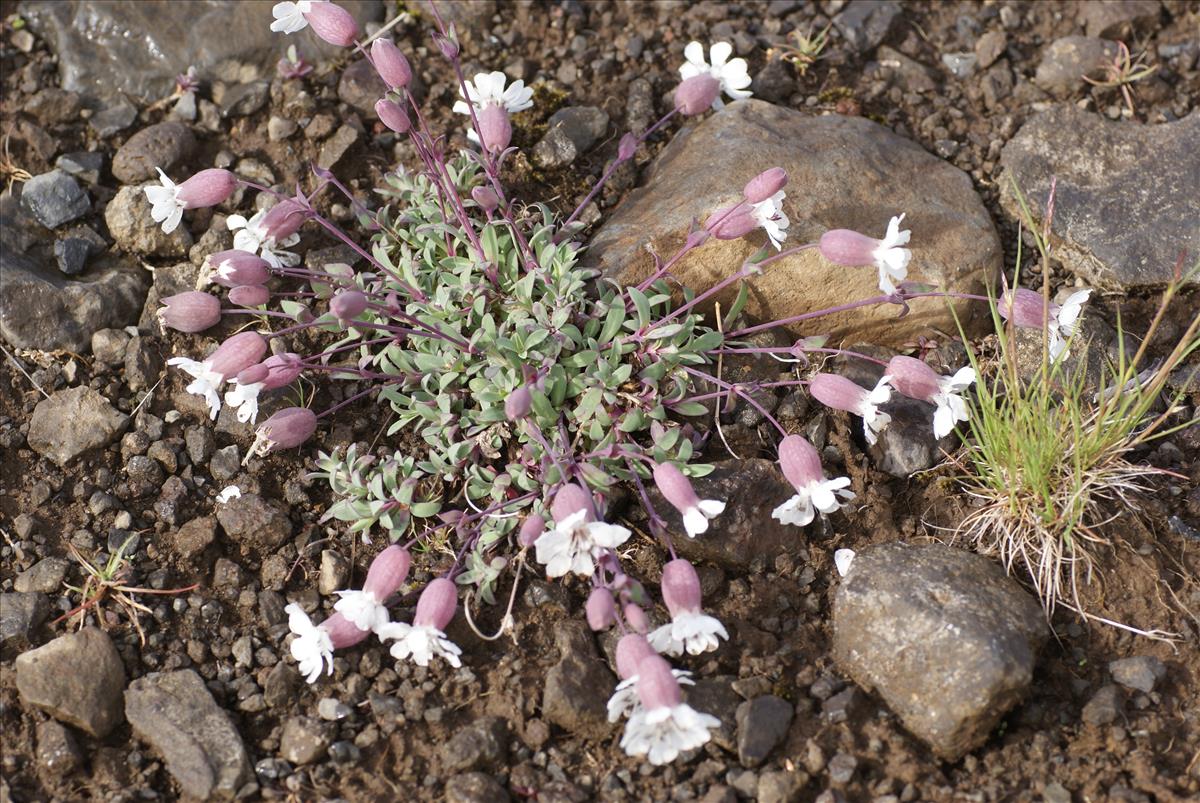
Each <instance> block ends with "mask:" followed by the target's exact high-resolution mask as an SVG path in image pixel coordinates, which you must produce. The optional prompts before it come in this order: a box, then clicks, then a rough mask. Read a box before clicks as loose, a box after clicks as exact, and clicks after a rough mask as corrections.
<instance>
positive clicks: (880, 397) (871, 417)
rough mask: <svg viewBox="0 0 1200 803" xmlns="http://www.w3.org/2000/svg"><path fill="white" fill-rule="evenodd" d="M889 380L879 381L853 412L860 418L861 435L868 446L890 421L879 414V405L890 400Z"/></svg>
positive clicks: (888, 417)
mask: <svg viewBox="0 0 1200 803" xmlns="http://www.w3.org/2000/svg"><path fill="white" fill-rule="evenodd" d="M891 380H892V378H891V377H890V376H884V377H883V378H882V379H880V380H879V382H878V383H877V384H876V385H875V388H874V390H872V391H871V392H870V393H868V394H867V395H866V397H865V398H864V399H863V401H862V403H861V404H860V405H859V406H858V409H857V410H855V411H854V412H856V413H858V414H859V415H860V416H862V420H863V435H865V436H866V437H867V443H869V444H873V443H875V441H876V440H878V435H879V433H880V432H882V431H883V428H884V427H886V426H887V425H888V423H889V422H890V421H891V420H892V417H891V416H890V415H888V414H887V413H881V412H879V405H881V404H886V403H887V401H888V399H890V398H892V386H891V385H890V384H889V382H891Z"/></svg>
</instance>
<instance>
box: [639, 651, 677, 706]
mask: <svg viewBox="0 0 1200 803" xmlns="http://www.w3.org/2000/svg"><path fill="white" fill-rule="evenodd" d="M637 675H638V683H637V692H638V698H639V699H641V701H642V705H643V706H644V707H645V709H646V710H647V711H654V710H655V709H659V708H669V709H673V708H675V707H676V706H678V705H680V704H681V703H682V702H683V693H682V692H681V691H680V690H679V681H677V680H676V679H675V674H674V673H673V672H672V671H671V665H670V664H669V663H667V660H666V659H665V658H663V657H662V656H661V655H658V654H657V653H656V654H654V655H647V656H646V657H645V658H643V659H642V660H641V661H639V662H638V669H637Z"/></svg>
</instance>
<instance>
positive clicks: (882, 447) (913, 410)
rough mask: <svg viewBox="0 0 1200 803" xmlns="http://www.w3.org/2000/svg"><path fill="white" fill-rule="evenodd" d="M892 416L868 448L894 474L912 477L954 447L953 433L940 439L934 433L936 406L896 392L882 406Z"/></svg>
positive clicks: (876, 462) (880, 465)
mask: <svg viewBox="0 0 1200 803" xmlns="http://www.w3.org/2000/svg"><path fill="white" fill-rule="evenodd" d="M882 409H883V410H884V411H885V412H886V413H887V414H888V415H890V416H891V417H892V421H891V423H889V424H888V425H887V426H886V427H884V428H883V431H882V432H880V433H879V437H878V439H877V440H876V442H875V443H874V444H872V445H871V446H869V447H868V449H867V452H868V454H870V455H871V459H872V460H873V461H874V462H875V465H876V466H878V467H879V468H880V470H882V471H886V472H887V473H888V474H891V475H892V476H893V477H900V478H905V477H911V476H912V475H913V474H915V473H917V472H918V471H924V470H925V469H927V468H930V467H932V466H933V465H934V464H936V463H937V462H938V461H939V460H941V459H942V450H943V449H945V450H946V451H947V452H949V451H951V450H952V448H953V443H954V439H953V434H951V435H948V436H947V437H946V438H944V439H943V440H940V441H939V440H938V439H937V438H936V437H934V434H933V411H934V406H933V405H932V404H929V403H928V402H923V401H918V400H916V399H909V398H906V397H903V396H900V394H898V393H896V394H893V396H892V401H891V402H889V403H888V404H886V405H884V406H883V408H882Z"/></svg>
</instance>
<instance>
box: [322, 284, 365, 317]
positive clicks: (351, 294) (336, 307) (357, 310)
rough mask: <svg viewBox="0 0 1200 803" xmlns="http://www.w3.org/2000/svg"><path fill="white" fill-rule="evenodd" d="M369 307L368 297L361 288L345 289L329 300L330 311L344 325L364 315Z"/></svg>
mask: <svg viewBox="0 0 1200 803" xmlns="http://www.w3.org/2000/svg"><path fill="white" fill-rule="evenodd" d="M366 309H367V297H366V295H364V294H363V293H362V292H361V291H359V290H344V291H342V292H341V293H338V294H337V295H336V296H334V297H333V300H331V301H330V302H329V311H330V312H332V313H333V314H334V316H335V317H336V318H337V319H338V321H340V322H341V323H342V324H343V325H345V324H347V323H349V322H350V321H353V320H354V319H355V318H357V317H358V316H359V315H362V314H363V312H365V311H366Z"/></svg>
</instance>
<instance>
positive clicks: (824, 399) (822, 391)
mask: <svg viewBox="0 0 1200 803" xmlns="http://www.w3.org/2000/svg"><path fill="white" fill-rule="evenodd" d="M808 392H809V393H810V394H811V395H812V397H813V398H814V399H816V400H817V401H819V402H820V403H821V404H823V405H825V406H826V407H832V408H833V409H835V410H845V411H846V412H849V413H854V412H857V411H858V408H859V407H860V406H861V405H862V403H863V402H864V401H865V400H866V397H867V392H866V391H865V390H863V389H862V388H861V387H859V386H858V385H856V384H855V383H853V382H851V381H850V380H849V379H847V378H846V377H844V376H838V375H837V374H817V375H816V376H814V377H813V378H812V381H811V382H809V384H808Z"/></svg>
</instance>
